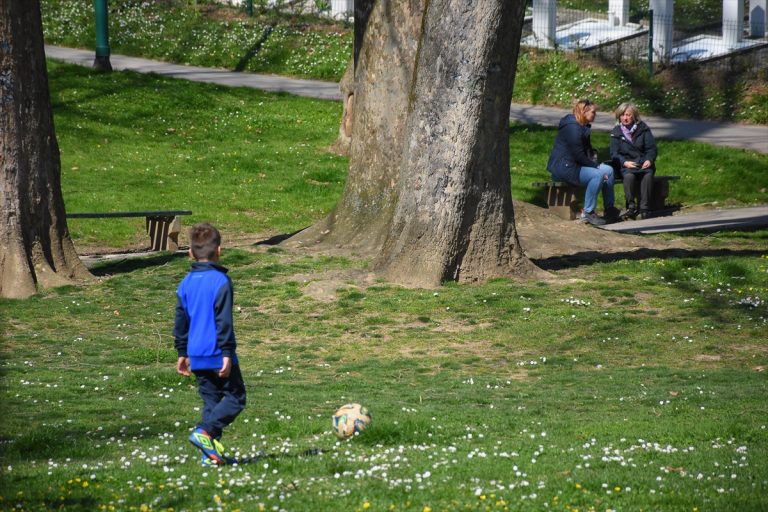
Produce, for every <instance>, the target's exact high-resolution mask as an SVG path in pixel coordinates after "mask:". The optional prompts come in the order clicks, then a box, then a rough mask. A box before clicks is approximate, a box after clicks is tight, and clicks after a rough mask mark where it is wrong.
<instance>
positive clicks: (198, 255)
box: [189, 222, 221, 260]
mask: <svg viewBox="0 0 768 512" xmlns="http://www.w3.org/2000/svg"><path fill="white" fill-rule="evenodd" d="M220 245H221V234H220V233H219V230H218V229H216V228H215V227H213V226H212V225H210V224H208V223H207V222H203V223H201V224H195V225H194V226H192V227H191V228H190V229H189V249H190V250H191V251H192V256H194V258H195V259H196V260H211V259H213V257H214V256H215V255H216V248H217V247H219V246H220Z"/></svg>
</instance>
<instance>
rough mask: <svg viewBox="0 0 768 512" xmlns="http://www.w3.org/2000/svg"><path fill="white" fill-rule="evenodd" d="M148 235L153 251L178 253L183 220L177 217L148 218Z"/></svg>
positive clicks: (160, 216)
mask: <svg viewBox="0 0 768 512" xmlns="http://www.w3.org/2000/svg"><path fill="white" fill-rule="evenodd" d="M146 220H147V234H149V240H150V244H151V250H153V251H174V252H175V251H177V250H178V249H179V233H180V232H181V220H180V219H179V218H178V217H176V216H168V215H156V216H148V217H147V219H146Z"/></svg>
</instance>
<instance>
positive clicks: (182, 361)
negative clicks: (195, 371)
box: [176, 357, 192, 377]
mask: <svg viewBox="0 0 768 512" xmlns="http://www.w3.org/2000/svg"><path fill="white" fill-rule="evenodd" d="M176 373H180V374H181V375H183V376H185V377H189V376H190V375H192V372H190V371H189V358H188V357H179V358H178V359H177V360H176Z"/></svg>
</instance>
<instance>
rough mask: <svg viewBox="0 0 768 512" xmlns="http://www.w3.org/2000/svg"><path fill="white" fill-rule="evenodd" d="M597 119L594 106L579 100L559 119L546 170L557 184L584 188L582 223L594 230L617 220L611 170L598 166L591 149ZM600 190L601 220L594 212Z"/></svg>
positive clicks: (606, 166) (595, 106)
mask: <svg viewBox="0 0 768 512" xmlns="http://www.w3.org/2000/svg"><path fill="white" fill-rule="evenodd" d="M596 115H597V105H595V104H594V103H592V102H591V101H589V100H578V101H577V102H576V104H575V105H574V106H573V113H572V114H568V115H566V116H564V117H563V118H562V119H560V125H559V126H558V129H557V137H555V143H554V146H553V147H552V151H551V153H550V154H549V161H548V162H547V170H549V172H550V173H551V174H552V177H553V178H554V179H556V180H561V181H566V182H568V183H571V184H572V185H581V186H583V187H586V192H585V193H584V211H583V212H582V214H581V220H582V221H583V222H586V223H589V224H591V225H593V226H602V225H603V224H605V223H606V219H608V220H610V221H614V220H618V210H617V209H616V208H615V207H614V205H613V203H614V194H613V168H612V167H611V166H610V165H607V164H598V163H597V151H595V149H594V148H593V147H592V142H591V134H592V121H594V120H595V116H596ZM601 190H602V192H603V207H604V208H603V212H604V218H601V217H598V216H597V213H596V212H595V209H596V208H597V194H598V193H599V192H600V191H601Z"/></svg>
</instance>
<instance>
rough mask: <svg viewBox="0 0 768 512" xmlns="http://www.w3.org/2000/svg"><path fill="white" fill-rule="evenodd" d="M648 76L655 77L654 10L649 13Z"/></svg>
mask: <svg viewBox="0 0 768 512" xmlns="http://www.w3.org/2000/svg"><path fill="white" fill-rule="evenodd" d="M648 76H653V9H651V10H650V11H648Z"/></svg>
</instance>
